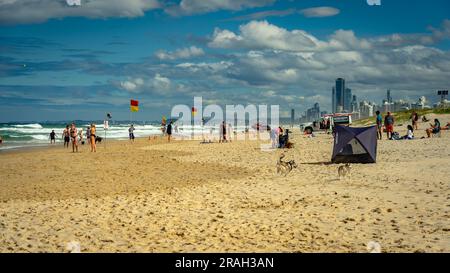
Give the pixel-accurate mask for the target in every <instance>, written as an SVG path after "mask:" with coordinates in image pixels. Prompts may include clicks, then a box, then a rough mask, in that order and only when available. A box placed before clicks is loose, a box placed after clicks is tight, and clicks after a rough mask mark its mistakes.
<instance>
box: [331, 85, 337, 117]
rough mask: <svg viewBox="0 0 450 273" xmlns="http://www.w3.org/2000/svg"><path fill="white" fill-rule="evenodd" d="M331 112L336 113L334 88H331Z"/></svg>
mask: <svg viewBox="0 0 450 273" xmlns="http://www.w3.org/2000/svg"><path fill="white" fill-rule="evenodd" d="M331 113H336V88H335V87H334V86H333V88H332V90H331Z"/></svg>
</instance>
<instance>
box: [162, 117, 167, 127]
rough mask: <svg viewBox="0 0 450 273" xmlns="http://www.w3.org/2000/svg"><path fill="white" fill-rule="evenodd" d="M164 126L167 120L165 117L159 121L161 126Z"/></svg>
mask: <svg viewBox="0 0 450 273" xmlns="http://www.w3.org/2000/svg"><path fill="white" fill-rule="evenodd" d="M166 124H167V118H166V116H163V117H162V120H161V125H163V126H165V125H166Z"/></svg>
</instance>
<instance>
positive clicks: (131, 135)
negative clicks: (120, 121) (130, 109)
mask: <svg viewBox="0 0 450 273" xmlns="http://www.w3.org/2000/svg"><path fill="white" fill-rule="evenodd" d="M134 130H135V129H134V126H133V124H131V126H130V128H129V129H128V135H129V137H130V142H134Z"/></svg>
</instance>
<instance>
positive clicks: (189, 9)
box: [166, 0, 276, 16]
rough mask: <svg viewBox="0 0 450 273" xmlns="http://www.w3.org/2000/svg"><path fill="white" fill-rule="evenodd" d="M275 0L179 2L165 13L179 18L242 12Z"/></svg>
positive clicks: (195, 0)
mask: <svg viewBox="0 0 450 273" xmlns="http://www.w3.org/2000/svg"><path fill="white" fill-rule="evenodd" d="M275 1H276V0H208V1H206V0H181V2H180V3H179V5H172V6H168V7H167V8H166V12H167V13H169V14H171V15H175V16H179V15H191V14H200V13H207V12H214V11H218V10H233V11H237V10H242V9H245V8H255V7H264V6H268V5H270V4H272V3H274V2H275Z"/></svg>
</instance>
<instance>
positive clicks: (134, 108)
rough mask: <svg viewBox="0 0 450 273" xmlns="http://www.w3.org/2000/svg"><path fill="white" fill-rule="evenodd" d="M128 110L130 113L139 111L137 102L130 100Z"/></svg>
mask: <svg viewBox="0 0 450 273" xmlns="http://www.w3.org/2000/svg"><path fill="white" fill-rule="evenodd" d="M130 110H131V112H137V111H139V101H137V100H131V101H130Z"/></svg>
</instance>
